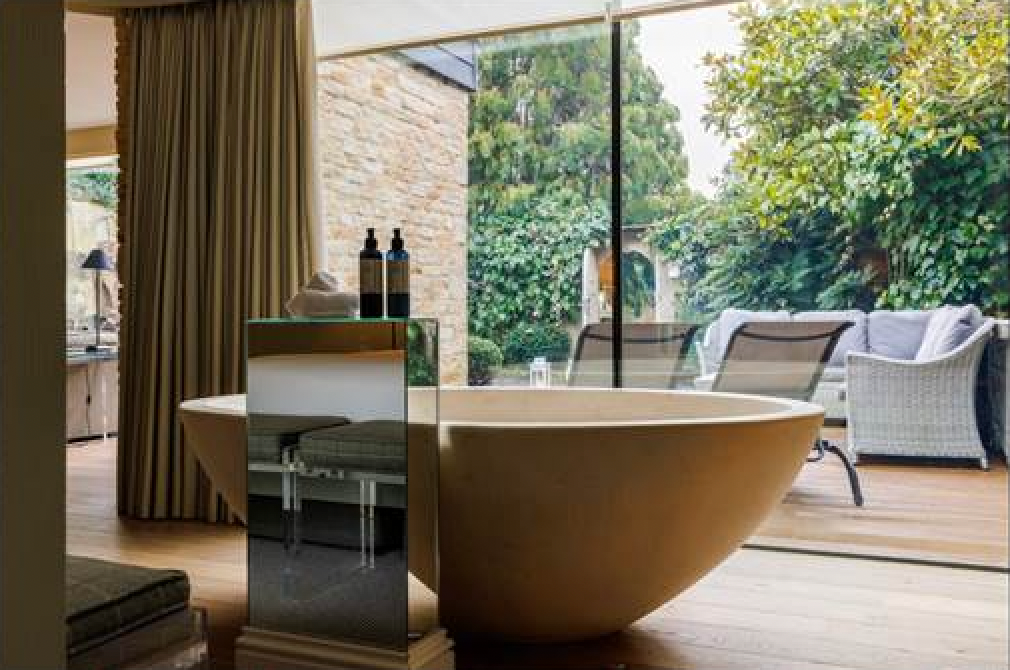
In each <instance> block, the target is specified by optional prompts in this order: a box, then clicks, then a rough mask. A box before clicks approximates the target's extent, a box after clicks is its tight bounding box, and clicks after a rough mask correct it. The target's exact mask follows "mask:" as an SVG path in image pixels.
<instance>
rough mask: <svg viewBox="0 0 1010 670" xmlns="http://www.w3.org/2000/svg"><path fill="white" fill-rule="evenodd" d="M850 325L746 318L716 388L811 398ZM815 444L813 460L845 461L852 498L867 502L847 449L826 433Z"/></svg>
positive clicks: (733, 339) (731, 344) (734, 336)
mask: <svg viewBox="0 0 1010 670" xmlns="http://www.w3.org/2000/svg"><path fill="white" fill-rule="evenodd" d="M851 327H852V322H851V321H747V322H744V323H743V324H741V325H740V326H738V327H737V328H736V330H734V331H733V334H732V335H731V336H730V339H729V344H728V345H727V347H726V355H725V356H724V357H723V359H722V363H721V364H720V367H719V371H718V372H717V373H716V376H715V381H714V382H713V384H712V390H713V391H723V392H730V393H753V394H755V395H768V396H773V397H779V398H789V399H792V400H802V401H804V402H809V401H810V399H811V397H812V396H813V395H814V391H815V390H816V389H817V385H818V384H819V383H820V381H821V376H822V375H823V373H824V368H825V365H826V364H827V362H828V360H829V358H830V357H831V352H832V351H834V349H835V346H836V345H837V344H838V340H839V338H840V337H841V336H842V333H844V332H845V331H846V330H847V329H848V328H851ZM813 449H814V453H815V455H814V456H813V457H811V458H810V459H808V460H810V461H819V460H821V459H822V458H824V454H825V453H826V452H828V453H832V454H834V455H835V456H837V457H838V458H839V459H840V460H841V461H842V465H844V466H845V471H846V473H847V474H848V477H849V486H850V488H851V489H852V500H853V502H854V503H855V504H856V505H857V506H862V504H863V491H862V486H861V485H860V483H859V475H858V474H857V473H856V469H855V468H854V467H853V465H852V462H851V461H850V460H849V458H848V456H847V455H846V454H845V452H843V451H842V450H841V448H840V447H839V446H838V445H836V444H832V443H831V442H828V441H827V440H825V439H823V438H818V439H817V441H816V442H815V443H814V445H813Z"/></svg>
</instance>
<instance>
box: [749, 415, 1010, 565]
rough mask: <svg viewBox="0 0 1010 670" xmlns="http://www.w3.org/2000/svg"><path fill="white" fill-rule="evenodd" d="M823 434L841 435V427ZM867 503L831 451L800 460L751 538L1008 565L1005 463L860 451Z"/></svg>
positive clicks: (824, 548) (790, 544) (769, 542)
mask: <svg viewBox="0 0 1010 670" xmlns="http://www.w3.org/2000/svg"><path fill="white" fill-rule="evenodd" d="M824 435H825V436H826V437H828V438H830V439H833V440H835V441H837V442H840V443H844V430H842V429H838V428H826V429H825V431H824ZM858 471H859V477H860V480H861V481H862V485H863V494H864V495H865V496H866V504H865V505H864V506H863V507H862V508H859V507H855V506H854V505H853V504H852V498H851V496H850V494H849V485H848V480H847V479H846V476H845V471H844V469H843V468H842V465H841V463H840V462H839V461H838V459H837V458H835V457H834V456H831V455H830V454H829V455H828V456H827V457H825V459H824V460H823V461H822V462H820V463H810V464H808V465H806V466H805V467H804V468H803V471H802V472H801V473H800V476H799V478H798V479H797V481H796V483H795V484H794V485H793V489H792V491H791V492H790V493H789V494H788V495H787V496H786V499H785V501H784V502H783V503H782V504H781V505H780V506H779V508H778V510H777V511H776V513H775V514H773V515H772V517H771V518H769V519H768V520H767V521H766V522H765V524H764V525H763V526H762V527H761V529H760V530H759V531H758V533H757V534H756V535H755V536H754V537H753V538H751V543H752V544H759V545H773V546H780V547H781V546H786V547H792V548H797V549H811V550H817V551H827V552H844V553H856V554H865V555H868V556H888V557H901V558H911V559H921V560H929V561H938V562H942V563H965V564H970V565H981V566H988V567H1000V568H1007V567H1008V556H1007V553H1008V549H1007V546H1008V542H1010V538H1008V516H1007V507H1008V489H1007V466H1006V461H1005V460H1003V459H1002V458H1000V459H996V460H994V462H993V463H992V466H991V469H990V470H989V471H988V472H987V471H984V470H981V469H980V468H979V467H978V464H977V463H973V462H971V461H964V462H959V461H927V460H923V459H884V458H877V459H874V458H871V457H864V459H863V461H862V462H861V463H860V465H859V467H858Z"/></svg>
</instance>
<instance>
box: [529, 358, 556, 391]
mask: <svg viewBox="0 0 1010 670" xmlns="http://www.w3.org/2000/svg"><path fill="white" fill-rule="evenodd" d="M550 385H551V364H550V361H548V360H547V359H546V358H545V357H543V356H537V357H536V358H534V359H533V362H532V363H530V386H532V387H533V388H548V387H549V386H550Z"/></svg>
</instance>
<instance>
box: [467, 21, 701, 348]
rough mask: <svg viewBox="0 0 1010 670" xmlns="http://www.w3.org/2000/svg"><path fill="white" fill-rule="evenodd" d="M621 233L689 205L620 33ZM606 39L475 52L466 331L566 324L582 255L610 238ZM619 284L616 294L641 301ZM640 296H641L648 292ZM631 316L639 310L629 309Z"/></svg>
mask: <svg viewBox="0 0 1010 670" xmlns="http://www.w3.org/2000/svg"><path fill="white" fill-rule="evenodd" d="M623 37H624V44H623V46H622V49H623V51H624V53H623V58H624V63H625V67H624V70H623V72H622V73H621V76H622V78H623V79H622V83H623V90H624V92H625V97H624V100H623V102H622V113H623V116H624V119H625V123H624V126H623V128H624V131H623V132H624V137H623V140H622V144H623V147H622V149H623V152H624V156H625V160H624V164H623V166H622V190H623V191H622V192H623V193H624V196H625V197H624V200H625V205H624V210H625V212H624V219H623V223H624V224H625V225H648V224H650V223H652V222H654V221H656V220H657V219H659V218H661V217H666V216H669V213H670V212H671V211H676V209H677V208H678V207H680V206H681V203H683V202H685V201H686V200H687V199H688V198H690V197H691V194H690V191H689V189H688V187H687V185H686V179H687V159H686V157H685V156H684V150H683V144H684V142H683V138H682V136H681V135H680V132H679V131H678V130H677V127H676V124H677V122H678V121H679V119H680V113H679V111H678V110H677V108H676V107H675V106H674V105H672V104H670V103H669V102H667V101H665V100H664V99H663V98H662V91H663V88H662V84H661V83H660V81H659V79H658V78H657V77H656V75H655V73H654V72H652V70H650V69H649V68H648V67H647V66H646V65H645V63H644V62H643V60H642V56H641V53H640V52H639V50H638V46H637V37H638V26H637V24H634V23H629V24H628V25H627V29H626V30H625V31H624V34H623ZM610 56H611V54H610V34H609V32H607V31H602V30H601V29H600V28H599V27H588V28H575V29H571V28H569V29H565V30H558V31H544V32H541V33H537V34H536V35H534V36H532V37H531V36H530V35H529V34H524V35H508V36H505V37H501V38H495V39H493V40H487V41H485V42H483V43H482V45H481V54H480V57H479V61H478V67H479V82H480V89H479V91H477V93H475V94H474V96H473V98H472V102H471V109H470V132H469V172H470V190H469V194H470V203H469V204H470V244H469V258H470V262H469V266H470V273H469V278H470V279H469V281H470V292H469V303H470V304H469V307H470V329H471V332H472V333H473V334H475V335H479V336H481V337H486V338H488V339H491V340H492V341H495V342H497V343H498V344H502V343H503V338H504V336H505V333H507V332H510V331H512V330H514V329H515V328H516V327H518V326H523V325H526V324H530V323H534V322H537V321H543V322H546V323H549V324H553V325H562V324H565V323H570V322H571V321H573V320H575V319H576V318H577V317H578V315H579V308H580V304H579V302H580V297H581V285H582V282H581V273H582V252H583V250H584V249H585V248H587V247H597V246H602V245H604V244H605V243H606V240H607V239H608V237H609V225H610V204H609V199H610V191H611V172H612V166H611V140H612V138H611V128H612V126H611V109H610V102H611V80H610V75H611V73H610V70H609V65H610V61H611V58H610ZM642 276H644V275H643V274H642V273H640V272H639V273H631V274H630V275H629V279H628V281H627V282H626V285H625V294H626V295H628V296H642V295H646V294H647V293H648V292H649V287H648V286H645V285H642V286H639V285H638V284H636V283H635V278H636V277H638V278H641V277H642ZM649 295H651V294H649ZM638 308H639V309H640V306H638Z"/></svg>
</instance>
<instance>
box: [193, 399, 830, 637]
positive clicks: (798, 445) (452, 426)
mask: <svg viewBox="0 0 1010 670" xmlns="http://www.w3.org/2000/svg"><path fill="white" fill-rule="evenodd" d="M439 414H440V421H441V434H440V440H439V442H440V444H439V539H438V542H439V561H440V564H439V588H438V591H439V607H440V615H441V620H442V624H443V625H444V626H445V627H446V628H448V629H449V630H450V631H451V632H453V633H459V632H466V633H472V634H478V635H483V636H490V637H498V638H504V639H511V640H525V641H536V642H546V641H562V640H576V639H583V638H589V637H595V636H599V635H604V634H607V633H611V632H615V631H618V630H621V629H623V628H625V627H627V626H628V625H629V624H631V623H632V622H634V621H636V620H637V619H639V618H641V617H643V616H645V615H646V614H648V613H649V612H651V611H652V610H654V609H656V608H657V607H659V606H660V605H662V604H663V603H665V602H667V601H668V600H670V599H671V598H673V597H675V596H676V595H677V594H679V593H680V592H682V591H683V590H684V589H686V588H688V587H690V586H691V585H692V584H694V583H695V582H696V581H697V580H698V579H699V578H701V577H702V576H704V575H705V574H706V573H707V572H709V571H710V570H711V569H712V568H714V567H715V566H716V565H718V564H719V563H720V562H721V561H722V560H723V559H725V558H726V557H727V556H728V555H729V554H730V553H732V552H733V551H734V550H735V549H736V548H737V547H739V546H740V544H742V543H743V542H744V541H745V540H746V538H747V537H748V536H749V535H750V534H751V533H753V531H754V530H755V529H756V528H757V526H758V525H759V524H760V523H761V521H762V520H763V519H764V518H765V516H766V515H767V514H768V513H769V512H770V511H771V510H772V508H773V507H774V506H775V505H776V504H777V503H778V502H779V501H780V500H781V499H782V497H783V495H784V494H785V493H786V491H787V490H788V489H789V487H790V485H791V484H792V482H793V480H794V478H795V476H796V474H797V472H798V471H799V469H800V468H801V467H802V465H803V462H804V460H805V458H806V456H807V454H808V453H809V449H810V445H811V444H812V443H813V441H814V439H815V438H816V436H817V431H818V429H819V427H820V425H821V421H822V418H823V410H822V408H820V407H818V406H815V405H810V404H807V403H800V402H792V401H785V400H773V399H766V398H757V397H753V396H737V395H731V394H714V393H697V392H676V391H642V390H573V389H557V390H553V389H548V390H529V389H451V388H450V389H443V390H442V392H441V397H440V411H439ZM187 430H189V428H188V426H187ZM187 435H188V433H187ZM197 442H198V443H199V440H198V441H197ZM243 444H244V443H243ZM240 452H241V453H242V454H243V458H244V453H245V452H244V449H241V448H240ZM201 462H203V459H201ZM243 465H244V463H243ZM222 470H230V469H229V468H222ZM208 474H210V473H209V472H208ZM211 476H212V477H213V475H211ZM243 482H244V480H243ZM221 488H222V489H224V488H226V487H224V486H222V487H221ZM231 488H234V487H231ZM412 569H413V566H412ZM418 574H419V576H420V577H421V579H422V580H423V581H425V582H426V583H427V582H428V581H429V580H428V579H426V577H427V575H423V574H420V573H418Z"/></svg>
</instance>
